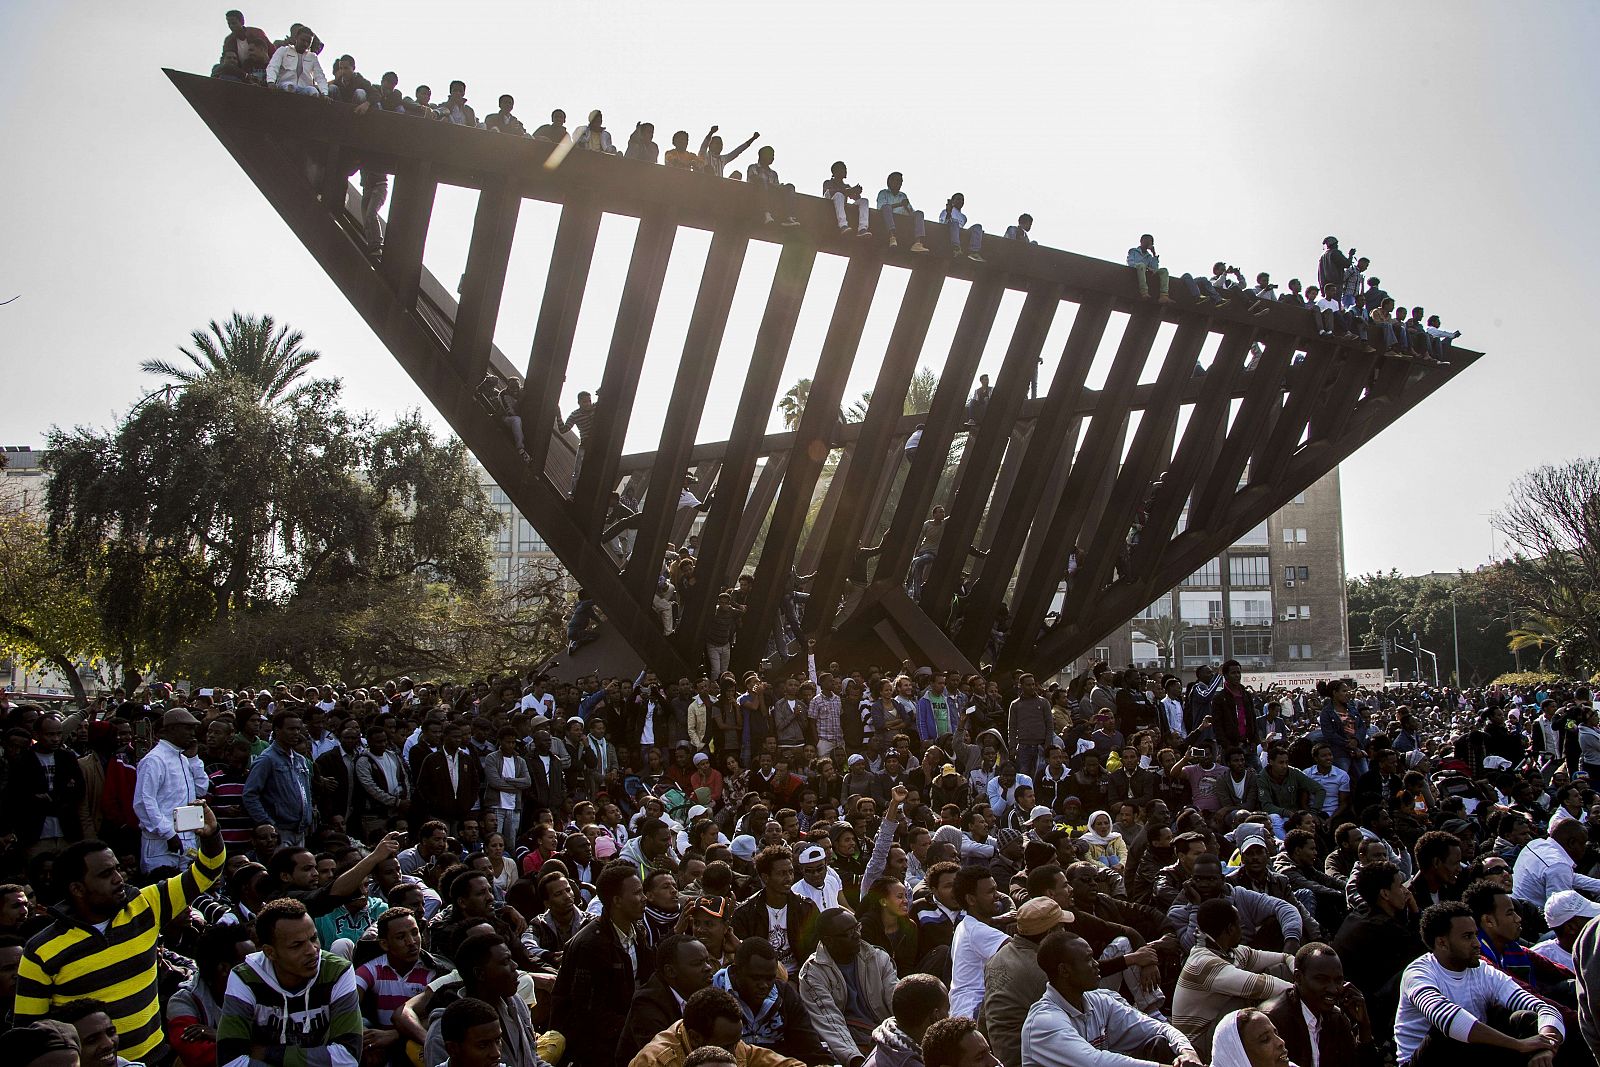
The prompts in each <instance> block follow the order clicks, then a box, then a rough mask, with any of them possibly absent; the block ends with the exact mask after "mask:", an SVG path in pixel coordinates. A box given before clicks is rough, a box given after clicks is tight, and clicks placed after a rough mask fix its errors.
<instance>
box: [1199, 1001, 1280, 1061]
mask: <svg viewBox="0 0 1600 1067" xmlns="http://www.w3.org/2000/svg"><path fill="white" fill-rule="evenodd" d="M1211 1067H1294V1064H1292V1063H1290V1062H1289V1047H1288V1046H1287V1045H1285V1044H1284V1043H1283V1038H1281V1037H1279V1036H1278V1028H1277V1027H1275V1026H1273V1025H1272V1020H1271V1019H1269V1018H1267V1016H1266V1014H1265V1013H1264V1012H1261V1011H1257V1010H1256V1009H1255V1008H1240V1009H1239V1010H1238V1011H1230V1012H1229V1013H1228V1014H1226V1015H1224V1016H1223V1017H1222V1021H1221V1022H1219V1023H1217V1031H1216V1035H1215V1037H1214V1038H1213V1039H1212V1042H1211Z"/></svg>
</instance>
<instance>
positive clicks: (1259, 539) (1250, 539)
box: [1234, 522, 1272, 548]
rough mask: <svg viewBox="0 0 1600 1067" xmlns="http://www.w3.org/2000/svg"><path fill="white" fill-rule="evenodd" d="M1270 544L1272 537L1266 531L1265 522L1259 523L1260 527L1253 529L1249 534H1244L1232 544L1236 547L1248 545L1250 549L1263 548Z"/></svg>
mask: <svg viewBox="0 0 1600 1067" xmlns="http://www.w3.org/2000/svg"><path fill="white" fill-rule="evenodd" d="M1271 543H1272V535H1271V534H1270V533H1269V532H1268V531H1267V524H1266V523H1265V522H1263V523H1261V525H1259V526H1257V527H1256V528H1255V529H1253V530H1251V531H1250V532H1249V533H1247V534H1245V535H1244V536H1243V537H1241V538H1239V539H1238V540H1237V541H1235V542H1234V544H1236V545H1248V546H1250V547H1261V548H1265V547H1266V546H1267V545H1269V544H1271Z"/></svg>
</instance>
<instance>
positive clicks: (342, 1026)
mask: <svg viewBox="0 0 1600 1067" xmlns="http://www.w3.org/2000/svg"><path fill="white" fill-rule="evenodd" d="M361 1027H362V1024H361V1004H360V1002H359V1000H358V999H357V994H356V975H355V971H354V969H352V968H351V966H350V962H349V961H348V960H345V959H343V958H341V957H339V956H335V955H334V954H333V953H331V952H324V953H322V954H321V957H320V959H319V960H318V963H317V973H316V974H315V975H314V976H313V977H312V979H311V981H309V982H308V983H306V985H305V987H304V988H302V989H299V990H296V991H294V992H290V991H289V990H286V989H284V988H283V986H282V985H280V984H279V983H278V978H277V974H276V972H275V970H274V969H273V966H272V963H271V962H270V961H269V960H268V959H267V955H266V953H265V952H252V953H251V954H250V955H248V956H246V957H245V961H244V962H243V963H241V964H239V966H237V967H235V968H234V969H233V973H232V974H231V975H229V976H228V990H227V992H226V993H225V994H224V996H223V1000H222V1023H221V1024H220V1025H219V1026H218V1027H217V1064H218V1067H249V1064H250V1062H251V1060H250V1046H252V1045H265V1046H267V1048H269V1049H271V1050H272V1053H273V1059H272V1062H273V1063H274V1064H281V1065H282V1067H357V1064H359V1063H360V1061H361Z"/></svg>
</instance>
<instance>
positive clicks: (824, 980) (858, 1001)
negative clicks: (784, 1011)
mask: <svg viewBox="0 0 1600 1067" xmlns="http://www.w3.org/2000/svg"><path fill="white" fill-rule="evenodd" d="M817 929H818V932H819V934H820V938H819V941H818V944H817V950H816V951H815V952H813V953H812V954H811V958H810V959H808V960H806V961H805V963H803V964H801V966H800V975H799V987H800V993H801V995H802V996H803V997H804V999H805V1004H806V1007H807V1009H808V1010H809V1011H810V1012H811V1025H812V1026H813V1027H814V1028H815V1029H816V1031H817V1036H818V1037H820V1038H822V1043H823V1044H824V1045H825V1046H827V1049H828V1052H829V1053H830V1054H831V1055H832V1056H833V1058H834V1059H835V1060H836V1061H837V1062H838V1063H841V1064H845V1065H847V1067H849V1065H859V1064H860V1063H861V1062H862V1060H864V1059H865V1058H866V1054H867V1053H869V1052H871V1051H872V1031H873V1030H874V1029H875V1028H876V1027H877V1026H878V1024H879V1023H881V1022H883V1021H884V1020H885V1019H887V1018H890V1017H891V1016H892V1015H893V1014H894V1009H893V1007H892V1001H893V999H894V983H895V973H894V963H893V962H892V961H891V960H890V959H889V954H888V953H887V952H885V951H883V949H881V948H878V947H877V946H876V945H869V944H867V943H865V942H864V941H862V940H861V921H860V920H859V919H857V918H856V917H855V916H854V915H853V914H851V913H850V912H848V911H846V910H845V909H843V908H838V907H834V908H829V909H828V910H826V911H824V912H823V913H822V917H821V919H820V920H818V923H817Z"/></svg>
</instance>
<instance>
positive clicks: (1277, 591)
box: [1071, 468, 1350, 673]
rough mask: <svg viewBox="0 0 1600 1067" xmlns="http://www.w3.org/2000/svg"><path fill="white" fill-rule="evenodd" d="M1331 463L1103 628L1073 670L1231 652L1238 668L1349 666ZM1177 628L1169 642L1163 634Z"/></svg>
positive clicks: (1210, 659) (1183, 664)
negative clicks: (1169, 585) (1111, 627)
mask: <svg viewBox="0 0 1600 1067" xmlns="http://www.w3.org/2000/svg"><path fill="white" fill-rule="evenodd" d="M1347 614H1348V597H1347V592H1346V588H1345V571H1344V521H1343V505H1342V502H1341V499H1340V493H1339V471H1338V468H1334V470H1332V471H1331V472H1329V473H1328V474H1327V475H1326V476H1324V477H1323V478H1322V479H1320V480H1319V481H1318V482H1317V483H1316V484H1314V485H1312V486H1311V487H1310V488H1309V489H1307V490H1306V491H1305V492H1303V493H1301V494H1299V495H1298V496H1296V497H1295V498H1294V500H1293V501H1291V502H1290V503H1288V504H1285V505H1284V506H1283V507H1282V508H1280V509H1279V510H1278V511H1277V512H1276V513H1275V514H1274V515H1272V516H1271V517H1270V518H1269V519H1268V520H1267V521H1266V522H1264V523H1262V524H1261V525H1260V526H1257V527H1256V528H1255V529H1254V530H1251V531H1250V532H1249V533H1247V534H1245V535H1244V536H1243V537H1241V538H1240V539H1239V540H1237V541H1235V542H1234V543H1233V544H1232V545H1230V546H1229V547H1228V549H1227V551H1225V552H1223V553H1222V554H1221V555H1220V556H1217V557H1216V558H1215V559H1212V560H1210V561H1208V562H1207V563H1206V564H1205V566H1203V567H1201V568H1200V569H1199V570H1197V571H1195V572H1194V573H1193V574H1191V575H1190V576H1189V577H1188V578H1186V579H1184V580H1183V582H1181V583H1180V584H1179V585H1178V587H1177V588H1176V589H1173V590H1171V591H1170V592H1168V593H1167V594H1165V595H1164V596H1162V597H1160V598H1159V599H1158V600H1156V602H1155V603H1153V604H1151V605H1149V606H1148V607H1146V608H1145V609H1144V611H1142V612H1140V613H1139V614H1138V615H1137V616H1135V617H1134V618H1132V619H1130V620H1128V622H1127V623H1126V624H1125V625H1123V626H1121V627H1119V628H1118V629H1117V630H1116V631H1115V632H1113V633H1111V634H1109V635H1107V636H1106V637H1105V638H1104V639H1103V640H1102V641H1100V642H1099V644H1098V647H1096V648H1095V649H1094V650H1093V651H1092V652H1091V653H1089V654H1088V655H1085V656H1083V657H1081V658H1080V659H1079V660H1078V661H1077V662H1075V663H1074V664H1073V665H1072V668H1071V672H1072V673H1077V672H1078V671H1081V670H1083V669H1084V668H1086V667H1087V666H1088V665H1089V664H1090V663H1092V662H1095V661H1097V660H1104V661H1106V662H1109V663H1111V664H1112V665H1113V666H1122V665H1124V664H1128V663H1132V664H1134V665H1136V666H1139V667H1147V668H1175V669H1178V670H1182V671H1185V672H1187V671H1192V670H1193V669H1194V668H1195V667H1197V666H1199V665H1200V664H1202V663H1211V664H1217V663H1221V662H1222V661H1224V660H1229V659H1235V660H1238V661H1239V663H1240V664H1241V665H1242V666H1243V667H1244V668H1245V670H1246V671H1253V672H1255V671H1266V672H1294V671H1332V670H1343V669H1346V668H1348V667H1349V666H1350V648H1349V637H1348V628H1347V625H1346V615H1347ZM1164 620H1174V621H1175V622H1178V623H1181V625H1179V626H1178V627H1177V632H1176V635H1175V636H1176V640H1175V641H1174V642H1173V644H1174V645H1175V647H1174V648H1172V649H1170V650H1166V649H1163V648H1162V647H1161V644H1162V643H1164V642H1162V641H1158V640H1156V638H1157V637H1158V636H1160V637H1162V638H1163V639H1165V638H1167V637H1168V636H1171V635H1170V634H1169V630H1170V628H1171V624H1170V623H1168V622H1166V621H1164Z"/></svg>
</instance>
